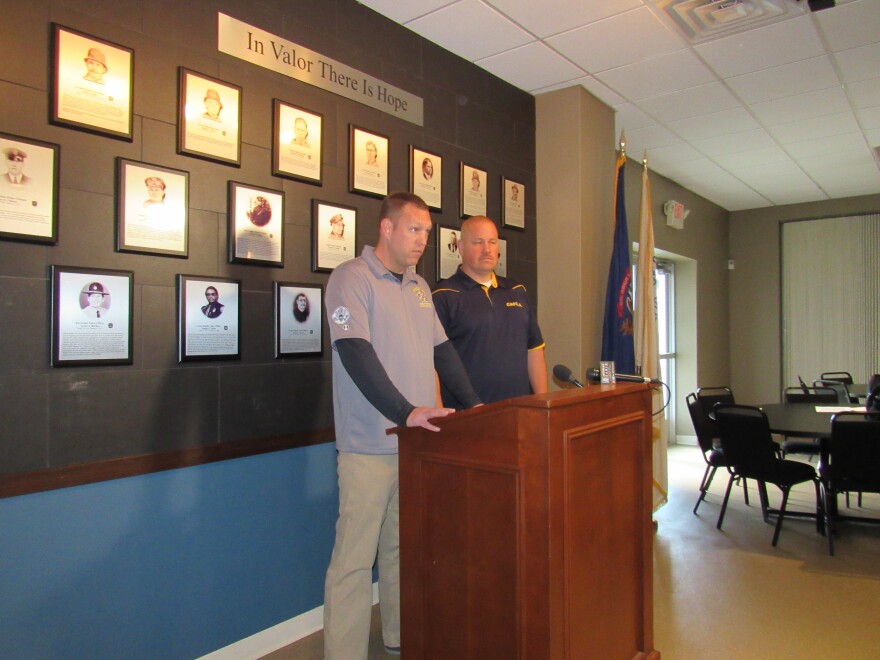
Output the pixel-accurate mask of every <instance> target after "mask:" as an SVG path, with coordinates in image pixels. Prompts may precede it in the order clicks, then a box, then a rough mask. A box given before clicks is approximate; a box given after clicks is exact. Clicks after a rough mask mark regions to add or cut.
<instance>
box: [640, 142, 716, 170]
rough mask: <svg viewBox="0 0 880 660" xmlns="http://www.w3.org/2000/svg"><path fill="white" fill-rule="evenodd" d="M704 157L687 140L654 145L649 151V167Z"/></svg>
mask: <svg viewBox="0 0 880 660" xmlns="http://www.w3.org/2000/svg"><path fill="white" fill-rule="evenodd" d="M702 158H705V156H703V154H701V153H700V152H699V151H697V150H696V149H694V148H693V147H692V146H691V145H689V144H688V143H687V142H679V143H678V144H670V145H668V146H665V147H654V148H653V149H651V150H650V151H648V167H651V168H657V167H661V166H664V165H673V164H675V163H684V162H686V161H689V160H700V159H702Z"/></svg>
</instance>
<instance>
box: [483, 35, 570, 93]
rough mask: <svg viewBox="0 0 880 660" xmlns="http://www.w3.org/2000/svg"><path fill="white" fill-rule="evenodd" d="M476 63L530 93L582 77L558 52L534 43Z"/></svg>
mask: <svg viewBox="0 0 880 660" xmlns="http://www.w3.org/2000/svg"><path fill="white" fill-rule="evenodd" d="M476 64H478V65H479V66H481V67H483V68H484V69H486V71H489V72H490V73H493V74H495V75H496V76H498V77H499V78H501V79H502V80H506V81H507V82H509V83H511V84H513V85H516V86H517V87H519V88H520V89H525V90H527V91H532V90H534V89H536V88H538V87H540V86H542V84H543V85H546V84H547V83H548V82H551V83H554V84H555V83H561V82H566V81H568V82H569V83H570V81H572V80H574V79H576V78H579V77H581V76H583V75H584V72H583V71H582V70H580V69H579V68H578V67H576V66H575V65H574V64H572V63H571V62H569V61H568V60H566V59H564V58H563V57H562V56H561V55H559V53H557V52H556V51H553V50H550V49H549V48H548V47H547V46H545V45H544V44H542V43H538V42H537V41H534V42H532V43H530V44H526V45H525V46H520V47H519V48H514V49H513V50H508V51H505V52H504V53H500V54H498V55H492V56H491V57H487V58H485V59H482V60H477V61H476Z"/></svg>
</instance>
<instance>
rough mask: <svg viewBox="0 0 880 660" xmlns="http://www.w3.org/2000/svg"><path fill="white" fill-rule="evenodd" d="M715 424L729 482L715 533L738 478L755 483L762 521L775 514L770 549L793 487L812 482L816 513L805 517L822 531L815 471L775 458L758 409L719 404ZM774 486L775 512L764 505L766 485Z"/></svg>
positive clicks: (806, 465) (804, 464) (773, 445)
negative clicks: (777, 493) (776, 492)
mask: <svg viewBox="0 0 880 660" xmlns="http://www.w3.org/2000/svg"><path fill="white" fill-rule="evenodd" d="M715 421H716V423H717V424H718V430H719V432H720V434H721V448H722V449H723V450H724V456H725V458H726V459H727V461H728V463H729V465H728V468H727V469H728V471H729V472H730V480H729V481H728V483H727V492H726V493H725V495H724V502H723V503H722V505H721V513H720V515H719V516H718V525H717V527H718V529H721V525H722V523H723V522H724V514H725V512H726V511H727V501H728V499H729V496H730V488H731V486H732V485H733V481H734V479H735V478H737V477H741V478H748V479H754V480H755V481H757V482H758V493H759V495H760V496H761V511H762V513H763V515H764V520H765V521H767V520H768V515H769V514H772V513H776V514H777V516H778V518H777V520H776V528H775V530H774V532H773V545H774V546H775V545H776V542H777V541H778V540H779V532H780V531H781V530H782V520H783V518H785V507H786V505H787V504H788V494H789V491H790V490H791V488H792V486H795V485H797V484H801V483H805V482H807V481H812V482H813V484H814V485H815V488H816V513H815V514H808V515H809V517H815V518H816V520H817V523H816V524H817V530H820V531H821V530H822V529H823V527H822V496H821V493H820V491H819V479H818V477H817V476H816V470H815V469H813V466H812V465H809V464H808V463H801V462H799V461H787V460H784V459H781V458H777V457H776V450H775V446H776V443H775V442H773V437H772V435H771V433H770V424H769V422H768V421H767V415H766V414H765V413H764V411H763V410H761V409H760V408H755V407H753V406H737V405H725V404H718V405H717V406H715ZM767 483H771V484H774V485H775V486H776V487H777V488H779V490H781V491H782V504H781V505H780V507H779V509H778V510H771V509H770V507H769V505H768V502H767V492H766V484H767ZM792 515H793V514H792Z"/></svg>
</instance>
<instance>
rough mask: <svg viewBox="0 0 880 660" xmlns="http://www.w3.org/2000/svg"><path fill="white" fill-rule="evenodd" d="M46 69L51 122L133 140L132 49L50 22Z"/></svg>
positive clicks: (128, 140)
mask: <svg viewBox="0 0 880 660" xmlns="http://www.w3.org/2000/svg"><path fill="white" fill-rule="evenodd" d="M83 65H85V66H83ZM51 71H52V82H51V92H50V102H49V121H50V122H51V123H53V124H57V125H58V126H65V127H67V128H75V129H77V130H81V131H87V132H89V133H97V134H99V135H105V136H108V137H112V138H117V139H120V140H125V141H127V142H131V141H132V140H133V133H132V122H133V119H132V109H133V107H134V84H133V78H134V50H132V49H131V48H128V47H127V46H122V45H120V44H116V43H113V42H112V41H107V40H105V39H100V38H98V37H95V36H92V35H90V34H86V33H85V32H80V31H78V30H74V29H72V28H69V27H65V26H63V25H59V24H57V23H52V62H51Z"/></svg>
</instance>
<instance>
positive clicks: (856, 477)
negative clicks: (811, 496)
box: [819, 412, 880, 556]
mask: <svg viewBox="0 0 880 660" xmlns="http://www.w3.org/2000/svg"><path fill="white" fill-rule="evenodd" d="M819 474H820V476H821V478H822V487H823V490H824V491H825V507H824V508H825V536H827V537H828V553H829V554H830V555H831V556H834V533H835V531H836V526H837V521H838V515H837V494H838V493H845V492H850V491H853V492H855V491H858V492H859V493H863V492H864V493H880V414H877V413H856V412H846V413H838V414H837V415H835V416H834V417H832V418H831V440H830V441H829V443H828V460H827V461H826V462H825V464H824V465H822V467H820V468H819ZM859 520H861V521H868V522H880V519H878V518H861V517H860V518H859Z"/></svg>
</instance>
